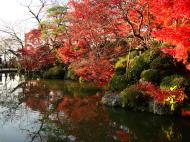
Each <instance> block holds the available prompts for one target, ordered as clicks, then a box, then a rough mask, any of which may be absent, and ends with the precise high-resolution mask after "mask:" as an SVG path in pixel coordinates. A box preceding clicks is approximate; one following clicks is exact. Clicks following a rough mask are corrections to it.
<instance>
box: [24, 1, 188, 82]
mask: <svg viewBox="0 0 190 142" xmlns="http://www.w3.org/2000/svg"><path fill="white" fill-rule="evenodd" d="M189 5H190V1H189V0H154V1H150V0H135V1H131V0H80V1H78V0H69V2H68V4H67V6H63V5H56V6H52V7H51V8H50V9H49V10H48V11H47V17H46V19H45V20H44V21H42V22H41V23H40V25H39V28H38V29H33V30H32V31H31V32H29V33H27V34H26V45H25V48H23V49H22V50H21V52H22V53H23V52H25V53H24V54H22V55H23V56H21V64H22V65H24V66H29V67H30V68H31V69H40V68H41V67H42V65H44V64H47V63H51V64H53V62H54V61H55V58H57V57H58V58H60V59H61V61H62V63H64V64H67V65H69V66H71V67H72V68H73V69H74V71H75V72H76V73H77V74H78V75H79V76H81V77H82V78H84V79H85V80H89V81H93V82H96V83H99V84H100V85H105V84H106V83H107V82H108V81H109V79H110V78H111V76H112V74H113V73H114V67H113V63H114V61H115V59H117V58H118V57H120V56H122V55H124V54H126V52H130V51H132V50H145V49H147V48H151V41H152V40H155V39H157V40H159V41H161V42H163V48H161V51H163V52H164V53H167V54H169V55H172V56H173V57H174V58H175V59H177V61H180V62H182V63H183V64H185V65H186V66H187V68H188V69H190V62H189V50H190V8H189ZM28 49H29V50H28ZM26 52H27V53H26ZM55 53H56V54H55ZM35 58H36V60H38V62H36V61H34V60H33V59H35ZM31 60H33V61H31ZM31 62H33V63H34V64H35V63H36V65H32V64H33V63H31ZM27 69H29V68H27Z"/></svg>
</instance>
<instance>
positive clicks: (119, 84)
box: [108, 74, 130, 91]
mask: <svg viewBox="0 0 190 142" xmlns="http://www.w3.org/2000/svg"><path fill="white" fill-rule="evenodd" d="M129 83H130V80H129V79H128V78H127V77H126V76H125V75H116V74H115V75H114V76H113V77H112V78H111V80H110V81H109V83H108V88H109V89H111V90H114V91H121V90H123V89H124V88H126V87H127V86H128V84H129Z"/></svg>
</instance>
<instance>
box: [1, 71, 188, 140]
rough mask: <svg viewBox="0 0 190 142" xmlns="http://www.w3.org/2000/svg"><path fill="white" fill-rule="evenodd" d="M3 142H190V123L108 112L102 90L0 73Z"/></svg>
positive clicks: (179, 119) (164, 117)
mask: <svg viewBox="0 0 190 142" xmlns="http://www.w3.org/2000/svg"><path fill="white" fill-rule="evenodd" d="M0 94H1V95H0V142H189V141H190V135H189V134H190V119H188V118H177V117H171V116H170V117H166V116H156V115H152V114H149V113H140V112H130V111H126V110H123V109H119V108H117V109H114V108H107V107H105V106H103V105H101V103H100V99H101V89H99V88H97V87H95V86H93V85H91V84H78V83H77V82H72V81H62V80H49V81H48V80H39V79H37V80H25V79H24V77H22V76H18V75H15V74H0Z"/></svg>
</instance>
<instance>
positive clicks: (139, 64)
mask: <svg viewBox="0 0 190 142" xmlns="http://www.w3.org/2000/svg"><path fill="white" fill-rule="evenodd" d="M147 68H148V64H147V63H146V62H145V60H144V59H143V58H142V57H141V56H138V57H135V58H134V60H133V62H132V66H131V68H129V69H128V70H127V71H126V76H127V78H128V79H129V80H133V81H138V80H139V79H140V74H141V72H142V71H143V70H145V69H147Z"/></svg>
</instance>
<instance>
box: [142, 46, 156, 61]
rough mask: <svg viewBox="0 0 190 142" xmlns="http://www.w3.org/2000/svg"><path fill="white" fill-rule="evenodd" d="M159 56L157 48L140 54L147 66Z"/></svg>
mask: <svg viewBox="0 0 190 142" xmlns="http://www.w3.org/2000/svg"><path fill="white" fill-rule="evenodd" d="M159 54H160V50H159V48H151V49H148V50H146V51H145V52H143V53H142V54H141V57H142V58H143V59H144V61H145V62H146V63H147V64H150V63H151V62H152V60H153V59H155V58H156V57H158V56H159Z"/></svg>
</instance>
